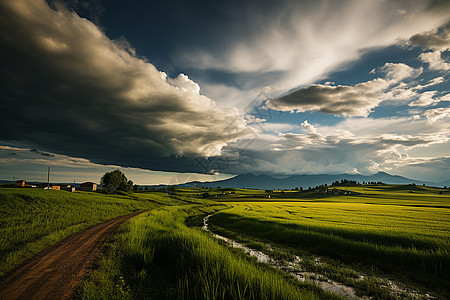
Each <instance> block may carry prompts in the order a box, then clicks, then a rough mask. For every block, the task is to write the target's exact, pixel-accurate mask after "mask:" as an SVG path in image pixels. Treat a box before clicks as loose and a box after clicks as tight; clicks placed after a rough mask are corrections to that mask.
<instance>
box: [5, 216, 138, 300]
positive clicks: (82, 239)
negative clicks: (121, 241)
mask: <svg viewBox="0 0 450 300" xmlns="http://www.w3.org/2000/svg"><path fill="white" fill-rule="evenodd" d="M138 214H139V212H138V213H132V214H129V215H125V216H120V217H117V218H114V219H111V220H108V221H106V222H104V223H101V224H97V225H94V226H92V227H89V228H87V229H84V230H82V231H80V232H78V233H76V234H74V235H72V236H69V237H67V238H65V239H64V240H62V241H61V242H59V243H58V244H56V245H54V246H51V247H50V248H47V249H45V250H43V251H41V252H39V253H38V254H36V255H35V256H33V257H32V258H31V259H29V260H28V261H26V262H25V263H23V264H22V265H20V266H18V267H16V268H15V269H13V270H12V271H10V272H8V273H7V274H5V275H4V276H3V277H2V278H1V279H0V299H2V300H7V299H68V298H70V297H71V296H72V295H73V293H74V291H75V288H76V287H77V285H78V284H79V283H80V282H81V279H82V278H83V276H84V275H85V274H86V272H87V271H88V269H89V268H90V266H91V265H92V263H93V262H94V260H95V259H96V258H97V256H98V254H99V253H100V250H101V246H102V245H103V243H104V242H105V240H106V239H107V238H108V237H109V235H110V234H111V233H113V232H114V231H115V230H116V229H117V228H118V227H119V226H120V225H121V224H122V223H124V222H125V221H127V220H128V219H130V218H132V217H134V216H136V215H138Z"/></svg>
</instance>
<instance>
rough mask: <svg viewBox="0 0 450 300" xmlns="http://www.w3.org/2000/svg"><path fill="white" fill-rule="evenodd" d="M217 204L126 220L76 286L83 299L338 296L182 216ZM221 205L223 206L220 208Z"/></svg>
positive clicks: (158, 211) (160, 211)
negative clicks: (299, 279)
mask: <svg viewBox="0 0 450 300" xmlns="http://www.w3.org/2000/svg"><path fill="white" fill-rule="evenodd" d="M218 208H219V207H215V206H209V207H205V206H201V205H197V206H178V207H165V208H158V209H155V210H152V211H149V212H146V213H144V214H142V215H140V216H138V217H136V218H133V219H131V220H130V221H129V222H127V223H125V224H124V225H123V226H121V228H120V229H119V231H118V232H117V233H116V234H115V236H114V237H113V239H111V241H110V242H109V243H108V244H107V246H106V251H105V252H104V255H103V256H102V257H101V258H100V260H99V261H98V264H97V267H96V269H95V270H94V271H93V272H92V273H91V275H90V276H89V277H88V278H87V279H85V281H84V282H83V284H82V285H81V287H80V289H79V297H80V298H82V299H132V298H137V299H319V298H320V299H337V298H338V297H336V296H333V295H331V294H329V293H325V292H323V291H322V290H320V289H319V288H318V287H316V286H313V285H308V284H302V283H299V282H297V281H295V280H294V279H293V278H289V277H287V276H285V275H284V274H282V273H281V272H278V271H277V270H275V269H273V268H270V267H268V266H266V265H264V264H261V263H257V262H256V261H255V260H254V259H252V258H250V257H248V256H246V255H244V254H243V253H242V252H240V251H239V250H236V249H230V248H228V247H227V246H225V245H223V244H222V243H220V242H218V241H216V240H215V239H214V238H213V237H212V236H211V235H209V234H208V233H206V232H204V231H202V230H201V229H199V228H192V227H188V226H186V224H185V222H186V220H192V219H194V218H195V216H200V215H205V214H209V213H212V212H214V211H216V210H217V209H218ZM220 208H223V207H220Z"/></svg>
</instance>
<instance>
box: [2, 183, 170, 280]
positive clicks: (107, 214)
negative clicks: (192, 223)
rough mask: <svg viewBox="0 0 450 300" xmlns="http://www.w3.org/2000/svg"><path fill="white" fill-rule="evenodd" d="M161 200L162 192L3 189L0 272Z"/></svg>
mask: <svg viewBox="0 0 450 300" xmlns="http://www.w3.org/2000/svg"><path fill="white" fill-rule="evenodd" d="M138 197H139V198H138ZM161 199H163V198H162V196H161V195H147V196H146V197H142V196H141V195H137V196H134V195H130V196H118V195H104V194H99V193H89V192H77V193H70V192H66V191H54V190H42V189H17V188H2V189H0V275H1V274H3V273H4V272H6V271H8V270H10V269H11V268H13V267H14V266H16V265H18V264H20V263H21V262H23V261H24V260H26V259H27V258H29V257H31V256H32V255H33V254H35V253H37V252H39V251H40V250H42V249H44V248H46V247H48V246H50V245H53V244H55V243H57V242H59V241H60V240H62V239H63V238H65V237H67V236H69V235H71V234H73V233H75V232H78V231H80V230H82V229H84V228H86V227H88V226H91V225H94V224H98V223H101V222H102V221H105V220H107V219H111V218H113V217H117V216H119V215H125V214H128V213H131V212H135V211H142V210H147V209H150V208H154V207H156V206H157V203H158V201H161Z"/></svg>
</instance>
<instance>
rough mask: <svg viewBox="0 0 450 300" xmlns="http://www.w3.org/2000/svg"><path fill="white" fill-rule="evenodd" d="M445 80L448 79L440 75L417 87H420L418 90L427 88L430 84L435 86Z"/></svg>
mask: <svg viewBox="0 0 450 300" xmlns="http://www.w3.org/2000/svg"><path fill="white" fill-rule="evenodd" d="M445 81H446V79H445V78H444V77H442V76H439V77H436V78H433V79H431V80H430V81H429V82H428V83H427V84H424V85H417V86H416V87H415V88H416V89H418V90H421V89H424V88H427V87H430V86H433V85H437V84H441V83H443V82H445Z"/></svg>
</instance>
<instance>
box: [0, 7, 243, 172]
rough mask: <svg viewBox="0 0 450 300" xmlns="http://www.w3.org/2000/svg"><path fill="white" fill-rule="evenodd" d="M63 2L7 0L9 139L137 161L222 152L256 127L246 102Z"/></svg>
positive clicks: (1, 10) (2, 19)
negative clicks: (164, 64) (141, 52)
mask: <svg viewBox="0 0 450 300" xmlns="http://www.w3.org/2000/svg"><path fill="white" fill-rule="evenodd" d="M56 7H57V9H56V10H54V9H52V8H51V7H49V5H48V4H47V2H46V1H44V0H17V1H0V26H1V27H2V28H8V30H3V33H2V35H1V36H0V43H1V48H2V50H1V53H0V54H1V55H2V56H3V57H9V58H8V61H4V62H3V63H2V69H3V70H2V78H5V80H8V82H5V85H4V86H6V87H7V88H8V89H9V90H8V91H5V94H7V95H9V97H8V98H5V99H4V100H5V102H4V103H3V105H4V106H3V108H2V112H0V116H1V118H0V119H1V120H2V121H0V124H1V127H2V129H3V130H2V135H3V136H4V137H6V139H12V140H14V139H19V140H20V139H22V140H27V141H29V142H31V143H35V144H36V145H42V146H45V147H46V149H47V150H48V151H53V152H57V153H58V152H59V153H67V151H71V150H67V149H69V145H78V146H79V147H81V148H83V151H82V152H83V155H85V156H86V157H88V158H94V159H96V158H98V159H104V160H106V161H111V162H114V163H124V164H133V165H137V164H139V160H145V159H146V158H148V157H153V158H156V157H159V156H161V155H177V156H215V155H219V154H220V153H221V148H222V147H223V146H225V145H226V144H227V143H228V142H231V141H235V140H236V139H238V138H241V137H243V136H246V135H248V134H250V133H251V132H252V131H251V129H250V128H249V127H248V126H247V124H246V121H245V119H244V117H243V115H241V113H240V112H239V111H238V109H236V108H226V107H220V106H218V105H217V104H216V102H215V101H213V100H211V99H210V98H208V97H206V96H204V95H201V94H200V87H199V85H198V84H197V83H195V82H193V81H192V80H190V79H189V78H188V76H186V75H184V74H180V75H179V76H178V77H176V78H168V77H167V75H166V74H165V73H163V72H160V71H158V70H157V69H156V68H155V67H154V66H153V65H152V64H151V63H149V62H147V61H146V60H145V59H142V58H140V57H138V56H136V55H135V52H134V50H132V48H131V46H130V45H129V44H128V43H125V42H124V41H123V40H119V41H117V42H116V41H113V40H111V39H109V38H108V37H107V36H106V35H105V34H104V33H103V32H102V31H101V30H100V29H99V28H98V27H97V26H96V25H95V24H93V23H92V22H90V21H88V20H87V19H84V18H81V17H79V16H78V15H77V14H76V13H74V12H71V11H69V10H67V9H65V8H64V7H63V6H62V5H59V4H57V5H56ZM20 91H26V92H20ZM37 95H38V97H37ZM14 98H16V99H19V100H20V101H13V99H14ZM2 101H3V99H2ZM43 108H45V109H43ZM17 111H21V112H22V113H21V115H20V116H19V115H17V114H16V112H17ZM31 112H32V113H31ZM33 115H34V116H35V117H33ZM37 116H39V118H38V117H37ZM112 120H114V121H112ZM11 126H14V127H13V128H14V129H13V128H10V127H11ZM18 128H20V129H21V130H18ZM74 129H76V130H74ZM8 132H14V135H11V133H8ZM36 132H38V134H36ZM69 132H70V133H71V134H68V133H69ZM73 133H74V134H73ZM10 135H11V136H10ZM44 140H47V141H48V140H51V141H52V142H51V143H46V145H43V143H45V142H44ZM58 141H59V143H58ZM100 149H108V154H107V155H106V154H105V153H103V151H102V150H100ZM79 153H81V152H79ZM68 154H71V153H68ZM107 156H109V157H108V158H106V157H107ZM155 168H160V167H159V166H155Z"/></svg>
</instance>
